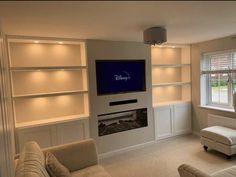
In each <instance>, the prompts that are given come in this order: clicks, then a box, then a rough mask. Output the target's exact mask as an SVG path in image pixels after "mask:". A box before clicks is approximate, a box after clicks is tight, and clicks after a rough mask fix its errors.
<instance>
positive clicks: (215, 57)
mask: <svg viewBox="0 0 236 177" xmlns="http://www.w3.org/2000/svg"><path fill="white" fill-rule="evenodd" d="M201 75H202V77H201V78H202V84H203V85H204V87H202V92H204V95H205V96H206V98H205V104H206V105H210V106H217V107H224V108H232V106H233V99H232V98H233V93H234V91H235V89H236V50H235V51H227V52H217V53H210V54H204V55H203V59H202V62H201ZM202 98H203V97H202Z"/></svg>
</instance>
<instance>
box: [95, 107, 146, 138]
mask: <svg viewBox="0 0 236 177" xmlns="http://www.w3.org/2000/svg"><path fill="white" fill-rule="evenodd" d="M147 120H148V119H147V108H142V109H135V110H129V111H123V112H114V113H109V114H101V115H98V134H99V136H104V135H109V134H113V133H117V132H122V131H127V130H132V129H136V128H141V127H146V126H148V121H147Z"/></svg>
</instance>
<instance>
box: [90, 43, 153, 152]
mask: <svg viewBox="0 0 236 177" xmlns="http://www.w3.org/2000/svg"><path fill="white" fill-rule="evenodd" d="M87 58H88V66H89V87H90V114H91V119H90V135H91V137H92V138H94V139H95V140H96V142H97V146H98V152H99V153H100V154H101V153H106V152H111V151H114V150H117V149H122V148H125V147H129V146H133V145H137V144H142V143H146V142H150V141H153V140H154V123H153V111H152V95H151V92H152V91H151V85H152V84H151V49H150V46H148V45H145V44H143V43H140V42H118V41H102V40H87ZM96 59H145V60H146V87H147V91H146V92H137V93H126V94H116V95H106V96H97V93H96V75H95V60H96ZM134 98H137V99H138V103H137V104H128V105H120V106H113V107H110V106H109V102H110V101H119V100H126V99H134ZM143 107H147V108H148V127H145V128H139V129H134V130H129V131H124V132H120V133H115V134H111V135H106V136H102V137H99V136H98V128H97V126H98V123H97V115H99V114H102V113H110V112H118V111H124V110H132V109H137V108H143Z"/></svg>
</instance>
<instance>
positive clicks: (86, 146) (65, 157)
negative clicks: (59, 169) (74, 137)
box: [43, 139, 98, 172]
mask: <svg viewBox="0 0 236 177" xmlns="http://www.w3.org/2000/svg"><path fill="white" fill-rule="evenodd" d="M43 151H44V152H46V151H50V152H51V153H52V154H54V155H55V157H56V158H57V159H58V160H59V162H61V163H62V164H63V165H64V166H66V167H67V168H68V169H69V170H70V172H73V171H77V170H80V169H83V168H86V167H89V166H92V165H96V164H98V157H97V149H96V145H95V142H94V140H92V139H88V140H83V141H79V142H74V143H70V144H66V145H59V146H54V147H50V148H46V149H43Z"/></svg>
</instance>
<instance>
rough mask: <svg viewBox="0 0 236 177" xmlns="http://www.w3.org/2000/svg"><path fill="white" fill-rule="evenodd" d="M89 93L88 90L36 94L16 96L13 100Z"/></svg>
mask: <svg viewBox="0 0 236 177" xmlns="http://www.w3.org/2000/svg"><path fill="white" fill-rule="evenodd" d="M87 92H88V91H87V90H73V91H62V92H50V93H35V94H23V95H14V96H13V98H34V97H48V96H59V95H72V94H82V93H87Z"/></svg>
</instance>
